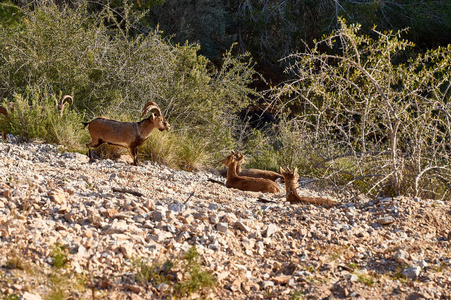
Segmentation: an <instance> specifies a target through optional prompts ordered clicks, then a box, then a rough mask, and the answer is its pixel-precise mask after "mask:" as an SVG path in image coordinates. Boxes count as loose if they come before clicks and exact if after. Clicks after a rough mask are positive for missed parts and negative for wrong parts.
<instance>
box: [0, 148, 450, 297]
mask: <svg viewBox="0 0 451 300" xmlns="http://www.w3.org/2000/svg"><path fill="white" fill-rule="evenodd" d="M210 178H212V179H215V180H218V181H221V180H223V179H222V178H220V177H218V176H216V175H213V174H211V173H208V172H197V173H188V172H185V171H177V170H172V169H170V168H167V167H165V166H161V165H157V164H153V163H149V162H145V163H143V164H142V165H140V166H138V167H136V166H131V165H129V164H127V163H124V162H114V161H111V160H103V161H98V162H96V163H92V164H90V163H88V158H87V157H86V156H85V155H82V154H78V153H62V152H61V150H60V148H59V147H58V146H53V145H46V144H40V143H25V144H24V143H14V142H3V143H0V298H1V297H5V298H6V297H12V295H17V296H21V297H22V298H23V299H45V298H46V297H49V295H50V294H51V293H52V291H54V290H55V286H56V284H55V283H54V282H52V281H51V278H53V277H52V274H55V270H54V268H52V259H51V257H52V253H53V252H52V251H54V249H55V245H62V246H63V247H64V248H65V249H67V250H68V254H67V255H68V257H67V258H68V259H69V262H68V264H67V265H68V267H67V268H64V269H63V270H62V271H58V272H60V273H62V275H61V274H60V275H61V276H63V277H64V278H67V282H66V283H65V285H63V287H64V289H65V290H66V295H70V299H93V296H92V293H93V292H94V293H95V294H94V295H95V299H126V298H129V299H160V298H168V297H169V295H170V294H171V292H173V290H171V283H170V282H169V283H168V284H166V285H165V284H160V285H157V286H153V285H150V284H144V283H142V282H140V281H139V280H138V278H137V270H136V268H135V267H134V265H133V263H132V262H133V261H134V260H136V259H146V260H149V261H164V260H166V259H173V260H176V259H177V258H180V257H181V255H182V254H183V253H185V252H186V251H187V250H188V249H189V248H190V247H192V246H193V245H195V246H196V249H197V252H198V253H199V254H200V258H201V261H202V264H203V267H204V270H209V271H211V272H212V273H213V274H214V275H215V277H216V278H217V284H216V286H215V288H214V289H213V290H208V289H205V290H203V291H200V292H198V293H193V294H191V298H198V297H206V298H212V299H267V298H274V299H333V298H339V299H341V298H351V297H352V298H356V299H449V298H450V297H451V292H450V290H451V250H450V239H451V222H450V221H451V207H450V203H448V202H442V201H434V200H424V199H417V198H409V197H398V198H395V199H391V198H390V199H378V200H369V199H364V198H363V199H362V200H361V201H360V202H359V203H352V202H347V201H346V200H341V203H342V204H341V205H340V206H338V207H337V208H332V209H325V208H322V207H314V206H303V205H289V204H288V203H286V202H284V201H283V199H284V194H283V193H281V194H279V195H271V196H270V195H268V194H265V195H264V197H265V198H266V199H268V200H270V201H271V202H261V201H259V197H261V196H262V195H261V194H259V193H252V192H242V191H238V190H234V189H227V188H226V187H224V186H222V185H220V184H217V183H213V182H210V181H208V179H210ZM279 186H280V189H281V191H284V190H285V188H284V186H283V185H281V184H279ZM299 193H300V194H301V195H315V192H313V191H309V190H307V189H302V188H300V189H299ZM14 259H15V260H19V262H20V263H21V264H22V266H18V265H14V264H12V263H11V262H12V261H14ZM175 276H176V279H173V281H175V280H182V277H180V276H182V275H180V276H179V274H175ZM77 278H78V279H80V278H81V279H83V280H84V285H82V288H77V287H76V284H75V283H74V282H76V280H75V279H77Z"/></svg>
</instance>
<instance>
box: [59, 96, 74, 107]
mask: <svg viewBox="0 0 451 300" xmlns="http://www.w3.org/2000/svg"><path fill="white" fill-rule="evenodd" d="M66 99H69V100H67V103H69V106H71V105H72V104H74V98H72V96H70V95H64V96H63V98H61V100H60V105H61V106H63V103H64V100H66Z"/></svg>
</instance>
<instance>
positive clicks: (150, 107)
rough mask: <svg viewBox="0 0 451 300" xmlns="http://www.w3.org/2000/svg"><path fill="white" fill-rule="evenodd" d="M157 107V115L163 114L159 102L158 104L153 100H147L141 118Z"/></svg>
mask: <svg viewBox="0 0 451 300" xmlns="http://www.w3.org/2000/svg"><path fill="white" fill-rule="evenodd" d="M153 109H155V111H156V115H157V116H161V110H160V107H158V104H156V103H155V102H153V101H150V102H147V103H146V105H144V107H143V109H142V111H141V118H143V117H144V116H145V115H147V113H148V112H149V111H151V110H153Z"/></svg>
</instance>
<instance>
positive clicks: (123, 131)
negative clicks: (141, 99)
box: [83, 102, 170, 165]
mask: <svg viewBox="0 0 451 300" xmlns="http://www.w3.org/2000/svg"><path fill="white" fill-rule="evenodd" d="M152 110H155V115H154V114H153V113H152V114H151V115H150V116H149V117H148V118H147V119H144V120H142V121H140V122H120V121H116V120H111V119H107V118H103V117H100V118H96V119H94V120H92V121H91V122H89V123H83V124H84V125H85V126H87V125H88V130H89V134H90V135H91V141H90V142H89V143H87V144H86V146H87V147H88V148H89V150H88V156H89V157H90V158H91V161H94V157H93V155H92V151H91V147H98V146H100V145H102V144H103V143H107V144H111V145H116V146H122V147H126V148H128V149H130V152H131V154H132V157H133V164H134V165H138V147H139V146H141V145H142V144H143V143H144V142H145V140H147V138H148V137H149V136H150V134H151V132H152V131H153V130H154V129H155V128H158V129H159V130H160V131H163V130H169V128H170V126H169V123H168V122H167V121H166V120H165V118H164V116H163V115H162V114H161V110H160V108H159V107H158V105H157V104H156V103H155V102H148V103H147V104H146V105H144V108H143V109H142V112H141V118H142V117H144V116H145V115H147V113H148V112H150V111H152Z"/></svg>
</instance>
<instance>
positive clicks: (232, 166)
mask: <svg viewBox="0 0 451 300" xmlns="http://www.w3.org/2000/svg"><path fill="white" fill-rule="evenodd" d="M242 160H243V154H241V153H235V152H233V151H232V154H230V155H229V156H227V157H226V158H225V159H224V160H223V161H222V164H223V165H224V166H226V167H227V181H226V187H228V188H236V189H239V190H242V191H252V192H263V193H279V192H280V190H279V188H278V187H277V184H276V183H275V182H273V181H271V180H269V179H263V178H252V177H246V176H238V174H237V173H236V168H237V165H238V164H239V163H240V162H241V161H242Z"/></svg>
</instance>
